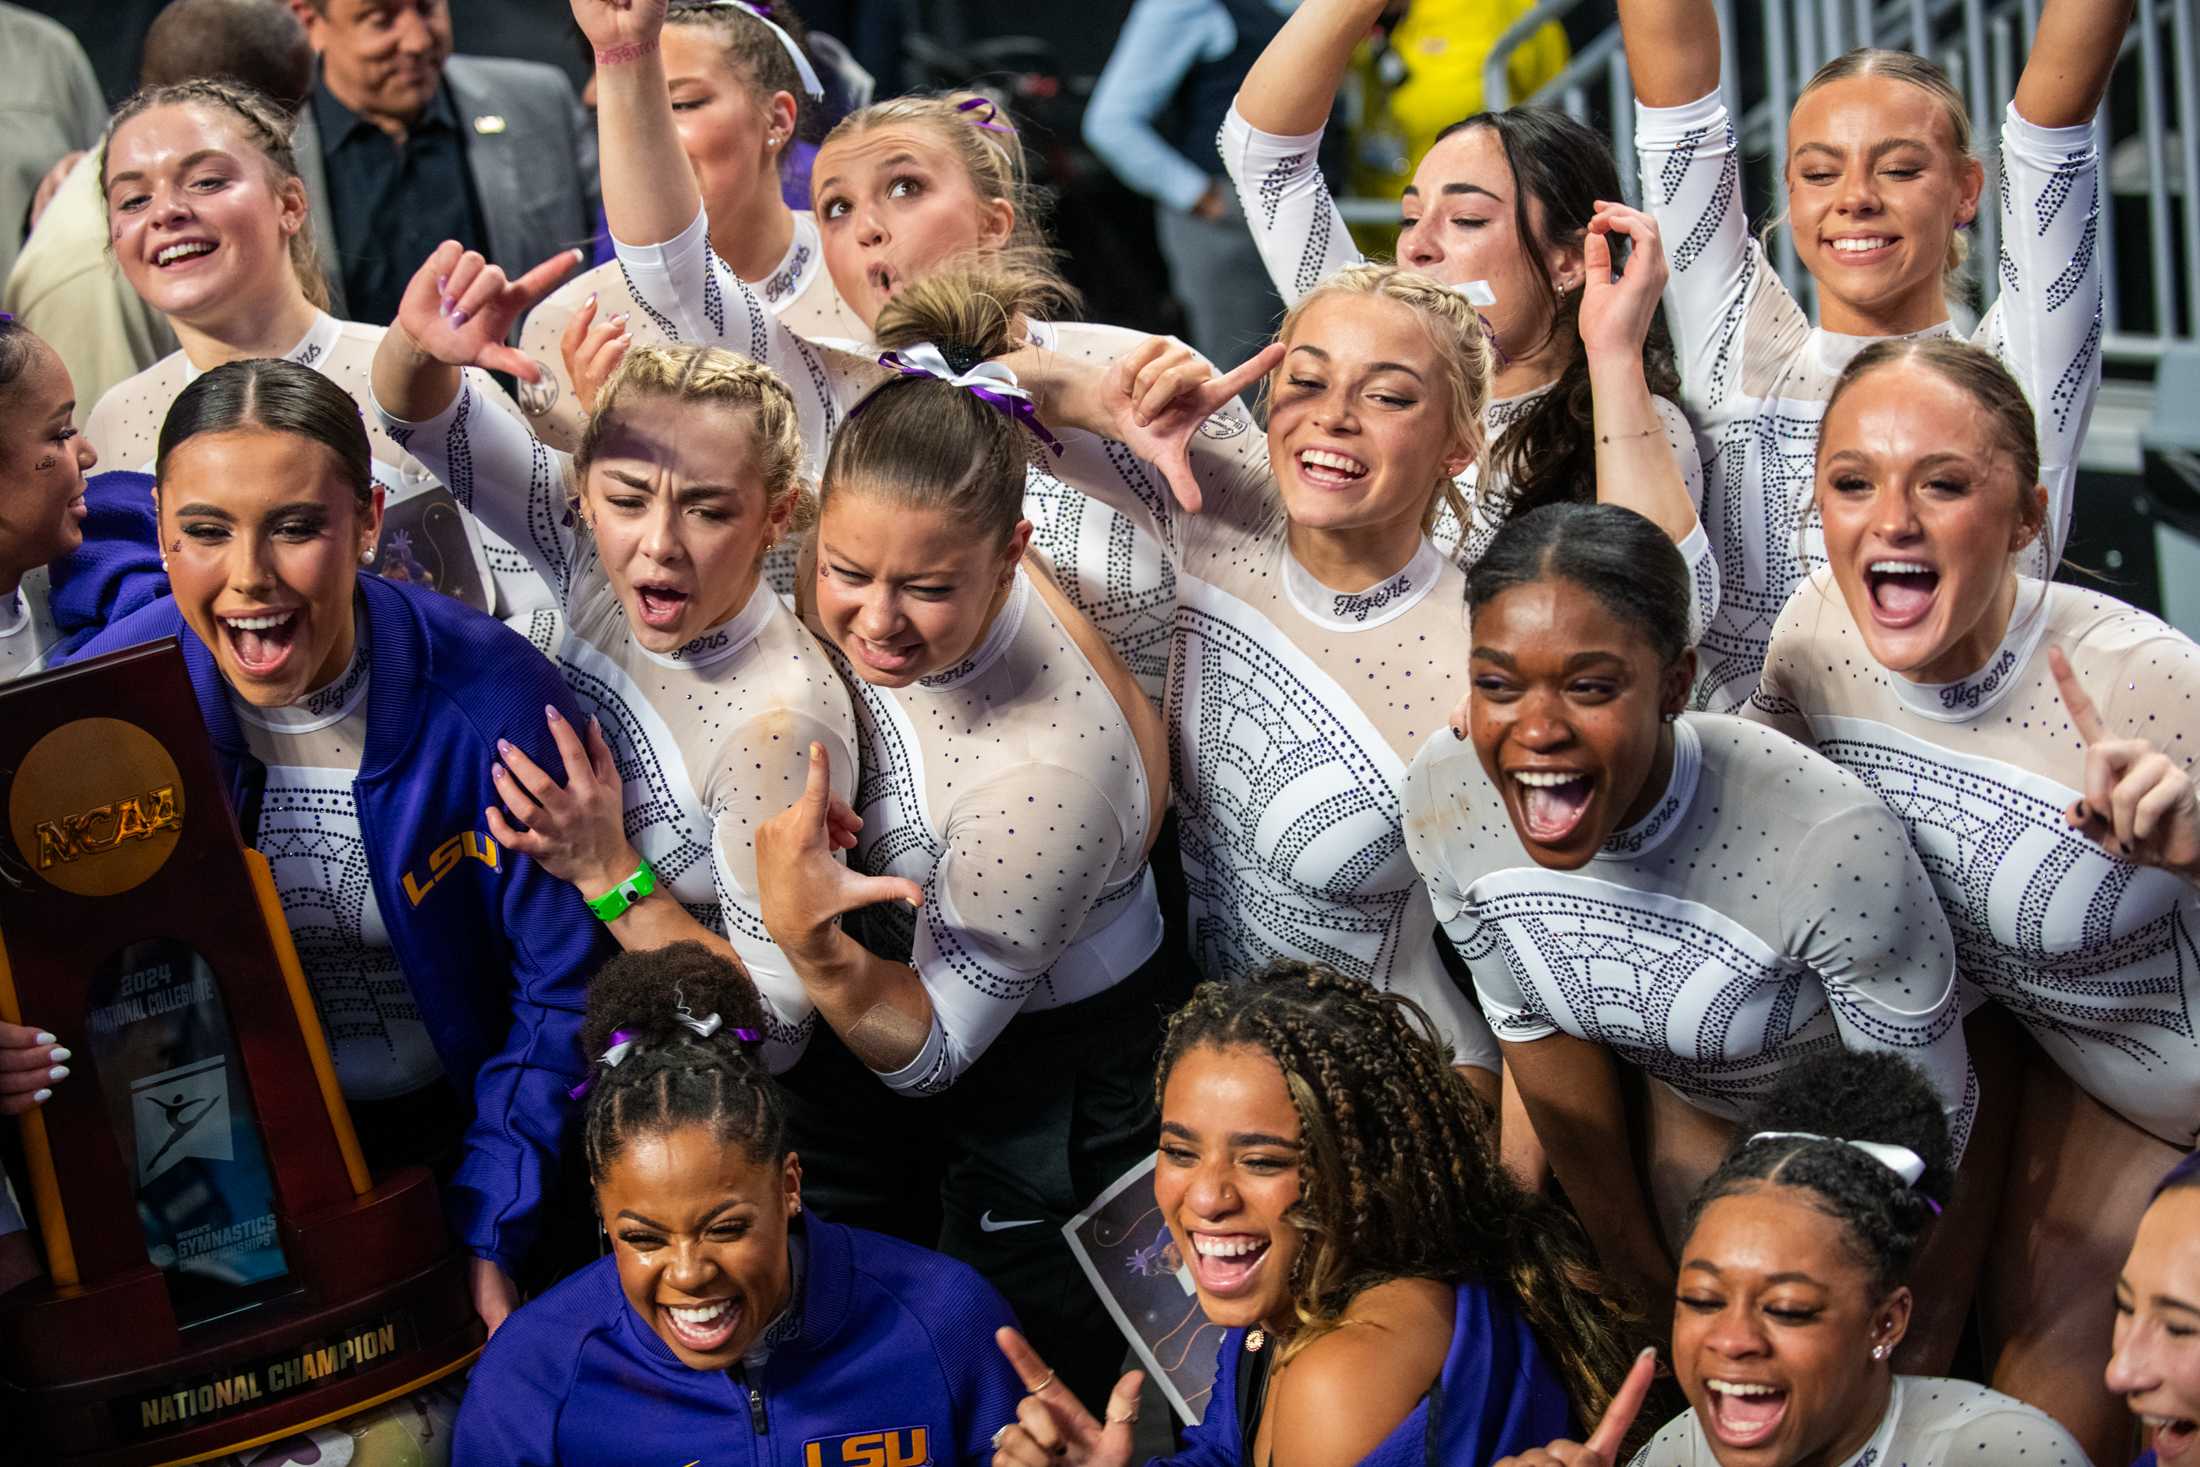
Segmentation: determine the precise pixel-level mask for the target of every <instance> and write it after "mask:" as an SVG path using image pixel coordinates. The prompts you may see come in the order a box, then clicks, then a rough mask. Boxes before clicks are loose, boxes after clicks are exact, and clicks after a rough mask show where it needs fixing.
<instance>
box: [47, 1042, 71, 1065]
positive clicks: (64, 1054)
mask: <svg viewBox="0 0 2200 1467" xmlns="http://www.w3.org/2000/svg"><path fill="white" fill-rule="evenodd" d="M68 1057H69V1051H68V1050H66V1049H64V1048H62V1047H61V1046H60V1045H55V1046H54V1051H53V1053H52V1054H49V1055H47V1056H46V1058H48V1059H50V1060H52V1061H53V1062H54V1063H55V1064H57V1065H58V1064H60V1063H62V1062H63V1061H64V1060H66V1059H68Z"/></svg>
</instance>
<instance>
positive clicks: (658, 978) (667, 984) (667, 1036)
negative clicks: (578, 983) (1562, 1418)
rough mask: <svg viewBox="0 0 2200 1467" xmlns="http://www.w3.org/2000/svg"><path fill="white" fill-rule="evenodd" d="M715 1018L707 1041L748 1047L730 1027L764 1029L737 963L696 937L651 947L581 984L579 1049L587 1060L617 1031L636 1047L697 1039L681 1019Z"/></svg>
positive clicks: (752, 992) (760, 1008)
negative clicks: (584, 1006)
mask: <svg viewBox="0 0 2200 1467" xmlns="http://www.w3.org/2000/svg"><path fill="white" fill-rule="evenodd" d="M712 1014H716V1015H718V1018H719V1026H718V1030H717V1033H716V1034H715V1035H713V1036H711V1037H712V1039H713V1040H723V1041H724V1042H726V1043H728V1044H736V1045H738V1046H739V1047H740V1048H741V1049H743V1050H744V1051H746V1050H748V1049H750V1048H751V1047H752V1046H751V1045H749V1044H748V1043H746V1042H743V1041H741V1040H739V1039H737V1037H736V1035H735V1031H736V1030H743V1029H745V1030H748V1031H749V1032H751V1033H754V1034H762V1033H764V1032H765V1030H766V1023H765V1018H764V1005H763V1000H762V999H760V998H759V997H758V996H757V992H756V985H755V984H753V983H751V982H750V981H749V980H748V978H747V976H746V975H744V974H743V973H742V972H741V970H740V969H739V968H737V967H736V966H734V964H732V963H731V962H729V961H727V960H726V959H725V958H724V957H722V956H720V955H719V954H717V953H714V952H712V951H711V950H710V949H709V948H707V947H705V946H703V944H701V943H699V942H675V943H671V944H669V945H667V946H665V947H661V948H658V949H656V950H655V951H651V952H633V953H621V954H619V955H618V956H617V957H615V958H613V959H612V960H611V961H610V962H608V963H606V964H604V965H603V967H602V969H601V970H600V971H598V972H597V974H596V977H595V980H594V981H593V982H591V983H590V984H589V986H588V1016H587V1017H586V1018H585V1019H584V1020H583V1021H582V1023H581V1051H582V1055H583V1057H584V1059H586V1060H587V1061H588V1062H590V1063H593V1062H594V1061H595V1060H596V1059H597V1058H598V1057H599V1056H600V1055H602V1054H603V1052H604V1051H605V1050H606V1049H608V1048H610V1047H611V1043H612V1039H611V1036H612V1035H613V1034H617V1033H622V1032H623V1033H625V1034H627V1035H629V1036H630V1037H632V1038H633V1039H634V1040H635V1041H637V1043H638V1044H640V1045H641V1046H642V1047H643V1048H654V1047H656V1046H658V1045H661V1044H665V1043H669V1042H674V1041H677V1040H679V1039H681V1038H688V1039H695V1038H698V1037H700V1036H698V1035H697V1034H696V1032H695V1030H694V1029H693V1028H691V1027H690V1026H689V1024H688V1023H687V1022H686V1021H687V1020H688V1019H690V1018H692V1019H696V1020H703V1019H708V1018H709V1017H710V1016H711V1015H712Z"/></svg>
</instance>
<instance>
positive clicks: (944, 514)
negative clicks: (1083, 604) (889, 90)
mask: <svg viewBox="0 0 2200 1467" xmlns="http://www.w3.org/2000/svg"><path fill="white" fill-rule="evenodd" d="M1047 289H1048V287H1047V283H1046V281H1045V280H1044V279H1041V278H1037V277H1030V276H1017V275H1013V274H1009V273H1006V272H1004V271H1001V270H1000V269H999V268H998V267H994V268H993V269H991V270H989V271H987V272H984V273H983V274H973V273H967V272H957V271H943V272H936V273H934V274H933V275H931V276H928V277H926V278H925V279H923V280H920V281H916V282H914V283H912V284H909V285H907V286H905V287H904V288H902V289H900V290H897V291H896V293H895V296H894V299H893V300H892V301H891V302H889V303H888V304H887V306H886V307H885V309H883V310H882V311H881V312H880V313H879V319H878V329H879V335H880V338H881V340H882V341H883V342H885V343H886V344H888V345H889V346H891V347H893V348H895V349H896V350H897V351H898V353H899V355H898V356H897V357H896V358H895V359H896V360H897V361H900V362H901V363H902V364H903V367H904V370H903V372H902V373H898V374H896V375H895V376H894V377H893V378H892V379H891V380H889V381H887V382H885V383H884V384H883V385H881V386H880V387H878V388H877V390H876V391H874V392H873V393H872V394H871V396H869V397H868V398H866V399H864V400H863V402H862V403H860V404H859V405H858V409H857V411H856V412H855V413H854V414H853V415H852V416H851V417H850V418H849V419H848V421H847V422H846V423H845V424H843V425H842V426H841V428H840V430H839V432H837V433H836V434H835V435H834V436H833V445H832V454H831V456H830V457H829V458H828V459H827V460H826V464H825V473H824V477H823V480H822V481H821V483H820V486H819V508H818V519H817V528H816V534H815V540H814V547H813V549H812V551H811V553H810V560H811V561H812V562H813V568H812V570H811V571H810V572H809V573H808V574H807V575H806V577H805V581H804V589H803V599H804V602H805V606H806V609H807V610H808V612H809V615H810V620H811V625H812V626H813V628H814V629H815V630H816V631H817V633H818V634H819V636H821V637H822V638H823V639H824V640H825V641H826V642H827V643H828V644H829V645H830V646H831V647H832V649H833V650H834V652H835V654H836V660H837V661H838V663H839V666H840V668H841V672H842V675H843V677H844V679H845V681H846V682H847V685H848V690H849V693H850V696H851V699H852V701H853V704H854V709H855V716H856V724H857V729H858V734H859V739H860V746H861V747H860V763H861V766H862V778H861V782H860V783H859V785H858V787H857V790H856V793H855V796H854V798H853V799H852V800H843V799H841V798H839V797H837V796H834V795H833V794H832V793H831V791H830V789H829V787H828V783H827V779H826V766H825V760H824V756H823V753H822V751H815V750H813V752H812V755H811V769H810V783H809V787H808V790H807V791H806V792H805V793H804V795H803V797H802V798H801V800H800V801H799V802H798V803H796V804H795V805H794V806H793V808H791V809H789V810H787V811H785V812H784V813H783V814H779V815H776V816H774V817H773V818H772V819H770V820H767V821H765V822H764V823H763V824H762V825H761V826H760V827H759V828H758V830H757V835H756V863H757V875H758V880H759V882H760V885H761V893H762V911H763V918H764V923H765V926H766V928H767V929H768V930H769V932H770V935H771V938H772V940H773V941H774V942H775V943H776V944H777V946H778V948H779V950H780V951H781V952H782V953H784V954H785V956H786V959H787V962H788V963H789V965H791V967H792V968H793V970H794V975H795V979H796V980H797V981H794V982H790V983H777V982H773V983H767V984H766V987H765V997H766V999H767V1001H768V1002H769V1003H770V1004H771V1006H772V1009H773V1011H774V1019H775V1022H776V1023H778V1024H781V1025H788V1026H802V1027H806V1028H807V1027H815V1029H816V1031H817V1032H815V1033H814V1034H813V1035H812V1037H811V1040H810V1052H809V1054H808V1055H807V1056H805V1058H804V1060H803V1062H802V1063H801V1064H799V1065H797V1066H796V1067H795V1068H794V1069H793V1070H791V1071H790V1072H789V1073H788V1075H787V1077H786V1083H787V1086H788V1088H789V1090H790V1092H791V1093H792V1095H793V1097H794V1103H793V1110H792V1116H793V1126H794V1132H793V1134H794V1136H795V1138H796V1140H797V1143H798V1144H799V1145H801V1146H802V1147H803V1148H804V1149H805V1150H806V1151H807V1152H808V1153H809V1154H810V1156H811V1157H812V1160H813V1162H816V1163H817V1171H818V1172H819V1173H820V1175H821V1177H822V1179H823V1183H824V1186H825V1187H826V1189H827V1190H826V1191H825V1192H824V1193H822V1194H821V1195H819V1196H818V1198H817V1202H818V1205H819V1207H820V1208H821V1209H822V1210H823V1211H825V1212H826V1214H827V1215H828V1216H832V1217H835V1218H838V1219H841V1220H857V1221H863V1220H871V1221H875V1223H876V1225H878V1226H880V1227H881V1228H882V1229H883V1230H889V1231H894V1232H896V1233H899V1234H902V1235H904V1236H915V1237H917V1238H918V1240H919V1241H924V1242H927V1243H932V1242H936V1243H938V1244H939V1246H941V1247H942V1248H943V1249H944V1250H945V1251H947V1252H948V1253H950V1254H953V1255H955V1256H956V1257H960V1258H964V1259H966V1260H968V1261H969V1262H971V1263H973V1264H974V1265H976V1266H977V1267H978V1268H979V1269H980V1270H981V1271H983V1272H984V1273H985V1274H986V1275H987V1276H988V1277H989V1278H990V1279H992V1280H993V1281H994V1282H995V1283H996V1285H997V1286H998V1287H999V1288H1000V1289H1001V1291H1002V1292H1003V1293H1004V1294H1006V1295H1007V1296H1008V1299H1009V1302H1010V1303H1011V1304H1013V1305H1014V1306H1015V1307H1016V1311H1017V1313H1018V1315H1019V1316H1020V1317H1021V1318H1022V1319H1023V1321H1024V1323H1025V1325H1026V1326H1027V1327H1028V1328H1030V1329H1031V1330H1032V1331H1033V1332H1034V1335H1035V1337H1040V1338H1044V1339H1045V1340H1046V1341H1047V1347H1048V1348H1049V1349H1050V1350H1053V1351H1055V1352H1056V1353H1057V1354H1058V1355H1059V1356H1060V1358H1059V1360H1058V1362H1057V1363H1058V1364H1060V1365H1061V1367H1062V1371H1063V1377H1064V1379H1066V1380H1068V1381H1070V1382H1071V1383H1072V1385H1073V1386H1074V1387H1076V1388H1077V1389H1079V1390H1080V1391H1084V1392H1087V1393H1088V1397H1089V1398H1090V1399H1093V1400H1098V1399H1100V1397H1101V1396H1102V1395H1104V1393H1105V1391H1106V1389H1107V1383H1108V1381H1109V1380H1111V1379H1113V1376H1114V1372H1115V1367H1116V1366H1117V1365H1118V1364H1119V1363H1120V1361H1121V1359H1122V1349H1123V1346H1122V1340H1121V1337H1120V1336H1119V1335H1117V1334H1116V1332H1115V1330H1114V1327H1113V1324H1112V1322H1111V1321H1110V1319H1109V1317H1108V1315H1107V1313H1106V1311H1105V1309H1104V1308H1103V1306H1102V1303H1101V1301H1100V1299H1099V1296H1098V1295H1097V1294H1096V1293H1095V1292H1094V1291H1093V1290H1092V1289H1091V1288H1090V1287H1089V1285H1088V1284H1087V1283H1086V1281H1085V1279H1084V1276H1083V1274H1082V1272H1081V1271H1080V1270H1079V1268H1078V1266H1077V1264H1076V1261H1075V1259H1074V1257H1073V1256H1072V1255H1071V1253H1070V1251H1069V1250H1068V1249H1067V1248H1065V1247H1064V1246H1063V1245H1062V1241H1061V1232H1060V1230H1061V1227H1062V1226H1063V1225H1064V1224H1065V1223H1067V1222H1068V1221H1069V1219H1070V1218H1072V1217H1073V1216H1075V1215H1076V1213H1077V1212H1078V1211H1080V1210H1081V1209H1082V1208H1083V1207H1085V1206H1086V1205H1087V1204H1089V1203H1090V1202H1091V1201H1092V1199H1093V1198H1094V1197H1096V1196H1098V1195H1099V1193H1100V1192H1101V1191H1102V1190H1103V1189H1104V1188H1106V1187H1107V1186H1108V1185H1109V1184H1111V1183H1113V1182H1114V1181H1115V1180H1116V1179H1117V1178H1119V1177H1121V1176H1122V1175H1123V1174H1124V1173H1125V1172H1127V1171H1129V1170H1130V1169H1131V1168H1132V1167H1133V1166H1134V1165H1135V1164H1136V1163H1137V1162H1138V1161H1139V1160H1140V1159H1141V1158H1143V1157H1145V1156H1147V1155H1150V1154H1151V1152H1152V1147H1153V1101H1152V1095H1151V1092H1150V1090H1149V1089H1148V1085H1147V1079H1148V1077H1147V1073H1146V1064H1147V1061H1148V1060H1149V1059H1150V1057H1151V1056H1152V1053H1153V1046H1154V1043H1155V1038H1156V1034H1155V1027H1154V1026H1155V1019H1156V1015H1157V1014H1158V1013H1159V1012H1160V1011H1161V1009H1163V1008H1164V1007H1166V999H1165V997H1164V995H1165V993H1166V988H1165V985H1166V984H1168V983H1169V982H1171V981H1174V973H1173V971H1172V967H1173V965H1171V964H1169V963H1168V962H1166V961H1165V960H1164V959H1163V957H1162V956H1161V935H1162V933H1161V910H1160V906H1159V903H1158V900H1157V897H1156V895H1155V889H1154V882H1153V878H1152V876H1151V874H1150V873H1149V872H1148V870H1147V866H1146V856H1147V851H1148V849H1149V848H1150V847H1151V845H1152V843H1153V840H1154V835H1155V832H1156V830H1157V829H1158V827H1159V825H1160V823H1161V818H1162V815H1163V812H1164V811H1165V809H1166V808H1167V798H1168V765H1167V755H1166V752H1165V749H1166V745H1165V741H1164V739H1163V736H1162V733H1161V726H1160V719H1159V716H1158V715H1157V714H1155V712H1154V710H1153V707H1152V705H1151V704H1150V703H1148V702H1147V701H1146V699H1145V697H1144V696H1143V695H1142V694H1141V692H1140V691H1139V689H1138V686H1137V684H1136V683H1135V681H1134V680H1133V679H1132V678H1131V676H1130V674H1129V672H1128V670H1127V669H1126V668H1125V667H1124V666H1123V664H1122V662H1121V661H1120V659H1118V658H1117V657H1115V656H1114V654H1113V653H1111V652H1110V651H1109V650H1108V647H1107V644H1106V642H1105V640H1103V639H1102V638H1101V637H1100V636H1099V635H1098V633H1097V632H1096V631H1095V630H1094V628H1093V627H1092V625H1091V624H1090V623H1089V622H1087V621H1086V620H1085V618H1084V617H1082V616H1080V615H1079V614H1078V613H1077V611H1076V609H1075V608H1074V607H1072V606H1071V605H1070V604H1069V602H1068V600H1067V598H1066V597H1065V596H1064V595H1063V594H1062V592H1061V591H1060V590H1059V589H1058V588H1057V587H1056V586H1055V585H1054V584H1053V583H1052V582H1051V581H1050V580H1049V579H1048V578H1047V576H1046V575H1045V573H1044V571H1043V570H1042V569H1041V568H1040V567H1038V566H1037V565H1035V564H1032V563H1029V562H1027V561H1026V558H1025V548H1026V546H1027V545H1028V543H1029V541H1030V537H1031V523H1030V521H1029V520H1027V519H1025V518H1024V517H1023V511H1022V505H1023V489H1024V483H1025V477H1024V475H1025V468H1026V463H1027V458H1028V456H1029V455H1030V454H1032V453H1034V452H1041V451H1044V450H1043V449H1042V448H1041V447H1040V446H1039V442H1038V440H1037V439H1035V437H1034V434H1035V433H1036V432H1039V431H1043V430H1041V429H1039V428H1037V427H1026V426H1025V425H1024V422H1023V421H1021V420H1020V419H1019V418H1018V417H1011V416H1010V415H1009V411H1008V410H1010V409H1027V408H1028V404H1026V403H1025V402H1024V401H1023V399H1022V398H1021V397H1020V396H1019V395H1018V394H1019V392H1020V389H1018V388H1017V387H1016V386H1015V381H1014V378H1013V376H1011V375H1010V374H1008V373H1007V372H1005V371H1004V370H1003V369H1002V368H1000V367H999V366H998V365H997V364H995V363H993V362H992V361H991V360H989V359H991V358H995V357H998V356H1000V355H1002V354H1004V353H1005V352H1007V351H1008V350H1009V349H1010V348H1011V347H1012V346H1013V345H1014V344H1015V342H1016V340H1018V339H1019V338H1018V337H1017V336H1016V335H1015V332H1014V328H1015V324H1016V323H1017V321H1018V320H1019V319H1021V317H1022V315H1023V313H1024V312H1025V310H1027V309H1030V308H1033V307H1035V306H1036V305H1037V303H1039V302H1041V301H1043V300H1045V299H1046V297H1047ZM943 379H954V380H943ZM841 848H847V859H846V863H845V864H843V863H842V861H841V860H840V859H839V858H838V852H839V850H840V849H841ZM843 918H846V921H845V922H843V920H842V919H843ZM817 1019H823V1021H824V1023H823V1024H822V1025H816V1024H815V1021H816V1020H817ZM828 1031H829V1032H828ZM923 1097H939V1098H938V1099H937V1100H934V1101H931V1102H930V1103H927V1104H924V1105H918V1104H915V1103H913V1102H915V1101H916V1100H918V1099H920V1098H923ZM929 1198H938V1199H939V1200H938V1202H937V1203H930V1202H929V1201H928V1199H929ZM935 1209H936V1210H935ZM928 1211H929V1212H932V1214H933V1216H935V1217H941V1218H942V1222H941V1223H940V1224H939V1225H937V1226H934V1225H932V1224H930V1223H929V1222H928V1221H927V1219H926V1214H927V1212H928Z"/></svg>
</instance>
